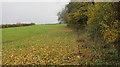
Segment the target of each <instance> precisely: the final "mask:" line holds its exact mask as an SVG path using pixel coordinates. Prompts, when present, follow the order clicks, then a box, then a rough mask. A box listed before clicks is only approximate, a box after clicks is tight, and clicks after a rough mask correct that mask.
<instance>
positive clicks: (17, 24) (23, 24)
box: [0, 23, 35, 28]
mask: <svg viewBox="0 0 120 67" xmlns="http://www.w3.org/2000/svg"><path fill="white" fill-rule="evenodd" d="M31 25H35V23H16V24H2V25H0V28H9V27H21V26H31Z"/></svg>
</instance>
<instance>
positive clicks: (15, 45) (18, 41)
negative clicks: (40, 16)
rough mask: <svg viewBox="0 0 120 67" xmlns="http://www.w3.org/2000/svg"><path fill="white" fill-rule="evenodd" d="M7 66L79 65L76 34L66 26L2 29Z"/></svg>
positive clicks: (3, 59)
mask: <svg viewBox="0 0 120 67" xmlns="http://www.w3.org/2000/svg"><path fill="white" fill-rule="evenodd" d="M2 34H3V35H2V38H3V41H2V42H3V45H2V48H3V58H2V63H3V64H4V65H19V64H22V65H23V64H40V65H66V64H67V65H74V64H75V65H78V64H80V62H79V61H80V60H82V59H81V56H79V55H75V54H77V53H76V52H77V42H76V38H77V36H76V33H74V32H73V31H72V30H71V29H69V28H67V27H66V24H57V25H34V26H26V27H14V28H4V29H2Z"/></svg>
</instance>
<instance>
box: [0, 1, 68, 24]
mask: <svg viewBox="0 0 120 67" xmlns="http://www.w3.org/2000/svg"><path fill="white" fill-rule="evenodd" d="M66 4H67V2H5V3H2V24H14V23H19V22H35V23H37V24H44V23H58V21H57V18H58V17H57V13H58V12H59V11H61V10H62V8H64V6H65V5H66ZM0 13H1V4H0ZM0 16H1V14H0Z"/></svg>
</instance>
